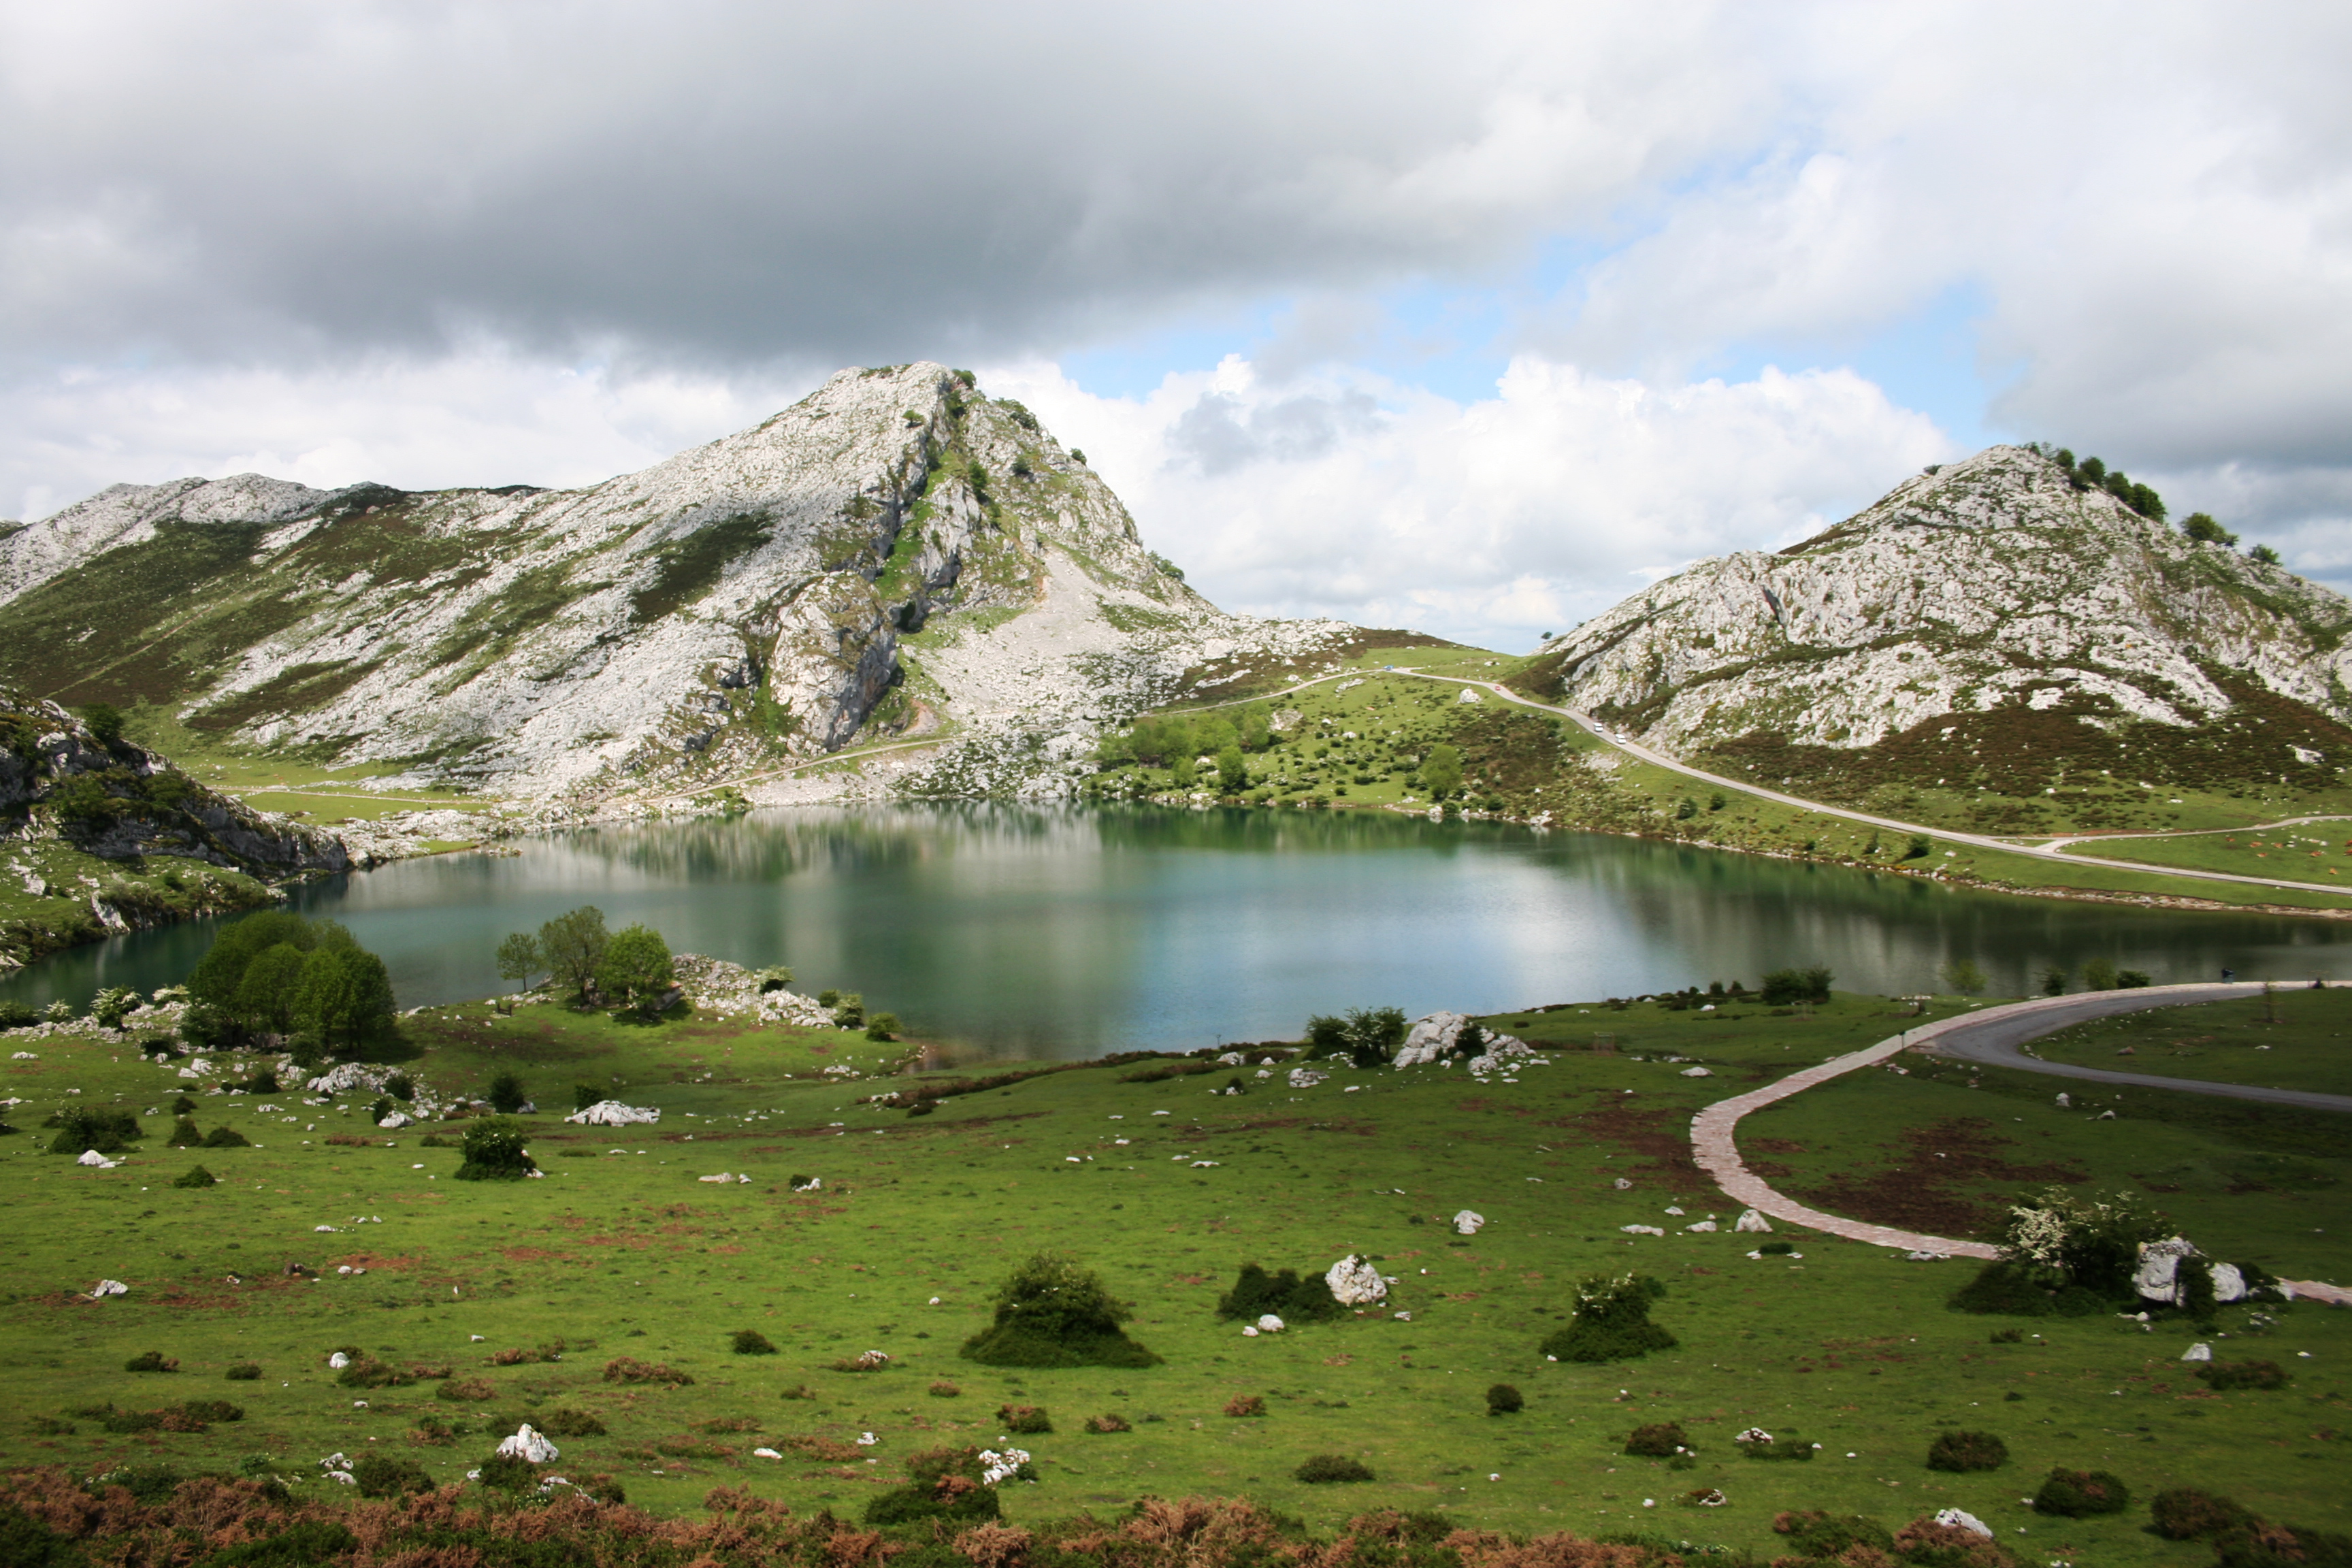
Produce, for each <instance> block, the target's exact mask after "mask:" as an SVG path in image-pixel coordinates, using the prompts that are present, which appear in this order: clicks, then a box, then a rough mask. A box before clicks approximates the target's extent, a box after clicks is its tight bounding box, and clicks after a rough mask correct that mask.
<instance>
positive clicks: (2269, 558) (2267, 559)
mask: <svg viewBox="0 0 2352 1568" xmlns="http://www.w3.org/2000/svg"><path fill="white" fill-rule="evenodd" d="M2246 559H2247V560H2249V561H2259V562H2261V563H2263V565H2265V566H2276V565H2278V564H2279V552H2277V551H2275V550H2273V549H2272V548H2271V547H2270V546H2269V545H2267V544H2257V545H2255V546H2254V547H2253V548H2252V549H2251V550H2249V551H2247V552H2246Z"/></svg>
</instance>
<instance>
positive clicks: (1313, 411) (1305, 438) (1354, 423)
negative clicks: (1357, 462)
mask: <svg viewBox="0 0 2352 1568" xmlns="http://www.w3.org/2000/svg"><path fill="white" fill-rule="evenodd" d="M1379 423H1380V405H1379V404H1378V403H1376V402H1374V401H1373V399H1372V396H1371V395H1370V393H1365V392H1344V393H1339V394H1336V395H1329V396H1316V395H1300V396H1297V397H1286V398H1283V399H1280V400H1279V401H1276V402H1273V403H1267V404H1264V405H1259V406H1257V407H1255V408H1248V407H1244V405H1243V403H1242V400H1241V399H1240V398H1237V397H1234V396H1233V395H1230V394H1226V393H1222V392H1210V393H1203V394H1202V395H1201V397H1200V398H1199V400H1198V401H1196V402H1195V403H1194V404H1193V405H1192V407H1190V408H1188V409H1186V410H1185V411H1184V413H1183V414H1182V415H1181V416H1180V417H1179V418H1178V419H1177V420H1176V422H1175V424H1174V425H1173V426H1171V428H1170V430H1169V433H1168V448H1169V453H1170V458H1169V460H1170V461H1171V463H1172V462H1175V461H1177V460H1178V459H1180V458H1187V459H1190V461H1191V463H1192V466H1193V467H1195V468H1198V469H1199V470H1200V472H1201V473H1202V475H1203V476H1207V477H1212V478H1213V477H1215V476H1217V475H1220V474H1227V473H1231V472H1233V471H1234V469H1237V468H1247V467H1248V466H1249V465H1250V464H1252V463H1259V462H1265V461H1269V460H1271V461H1274V462H1305V461H1307V460H1310V459H1312V458H1321V457H1324V456H1327V455H1328V454H1329V453H1331V452H1333V451H1336V450H1338V449H1339V447H1340V446H1341V444H1342V443H1344V442H1346V441H1347V440H1349V438H1350V437H1357V436H1361V435H1363V434H1365V433H1367V432H1369V431H1370V430H1371V429H1372V428H1373V427H1374V426H1377V425H1378V424H1379Z"/></svg>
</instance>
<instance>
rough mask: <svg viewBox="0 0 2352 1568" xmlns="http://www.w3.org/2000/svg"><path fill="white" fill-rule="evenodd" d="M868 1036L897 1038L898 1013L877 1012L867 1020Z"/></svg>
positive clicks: (873, 1037)
mask: <svg viewBox="0 0 2352 1568" xmlns="http://www.w3.org/2000/svg"><path fill="white" fill-rule="evenodd" d="M866 1038H867V1039H869V1040H895V1039H897V1038H898V1014H896V1013H877V1014H875V1015H874V1016H872V1017H871V1018H868V1019H866Z"/></svg>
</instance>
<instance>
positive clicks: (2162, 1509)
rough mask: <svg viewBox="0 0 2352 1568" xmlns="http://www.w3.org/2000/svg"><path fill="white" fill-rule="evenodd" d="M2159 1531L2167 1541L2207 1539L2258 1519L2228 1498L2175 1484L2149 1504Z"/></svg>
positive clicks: (2150, 1513)
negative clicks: (2175, 1485)
mask: <svg viewBox="0 0 2352 1568" xmlns="http://www.w3.org/2000/svg"><path fill="white" fill-rule="evenodd" d="M2148 1513H2149V1515H2150V1517H2151V1519H2152V1520H2153V1521H2154V1523H2155V1525H2156V1532H2157V1533H2158V1535H2161V1536H2162V1537H2164V1538H2165V1539H2166V1540H2167V1541H2206V1540H2210V1539H2211V1538H2212V1537H2214V1536H2217V1535H2223V1534H2226V1533H2228V1532H2229V1531H2232V1530H2243V1529H2246V1528H2247V1527H2249V1526H2251V1525H2252V1524H2253V1523H2254V1522H2255V1520H2254V1516H2253V1514H2252V1511H2251V1510H2247V1509H2245V1508H2243V1507H2241V1506H2240V1505H2239V1504H2237V1503H2234V1502H2232V1501H2231V1500H2229V1499H2228V1498H2225V1497H2215V1496H2214V1495H2213V1494H2212V1493H2210V1492H2200V1491H2198V1490H2196V1489H2193V1488H2190V1487H2172V1488H2168V1489H2166V1490H2164V1491H2160V1492H2158V1493H2157V1494H2156V1500H2154V1501H2153V1502H2151V1503H2149V1504H2148Z"/></svg>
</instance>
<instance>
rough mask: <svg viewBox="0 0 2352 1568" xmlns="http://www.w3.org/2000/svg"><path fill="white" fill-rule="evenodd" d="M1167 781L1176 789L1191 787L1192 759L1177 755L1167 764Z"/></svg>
mask: <svg viewBox="0 0 2352 1568" xmlns="http://www.w3.org/2000/svg"><path fill="white" fill-rule="evenodd" d="M1168 782H1169V783H1170V784H1173V785H1175V786H1176V787H1177V788H1178V789H1191V788H1192V758H1190V757H1178V758H1177V759H1176V760H1175V761H1174V762H1172V763H1169V764H1168Z"/></svg>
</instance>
